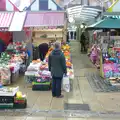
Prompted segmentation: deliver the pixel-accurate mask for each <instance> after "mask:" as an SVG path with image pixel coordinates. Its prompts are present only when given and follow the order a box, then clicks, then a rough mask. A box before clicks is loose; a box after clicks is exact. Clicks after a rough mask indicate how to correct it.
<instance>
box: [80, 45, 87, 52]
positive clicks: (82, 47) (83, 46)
mask: <svg viewBox="0 0 120 120" xmlns="http://www.w3.org/2000/svg"><path fill="white" fill-rule="evenodd" d="M81 52H86V45H85V44H81Z"/></svg>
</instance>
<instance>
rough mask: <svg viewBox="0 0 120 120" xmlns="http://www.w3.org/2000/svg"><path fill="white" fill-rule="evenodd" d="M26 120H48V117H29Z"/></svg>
mask: <svg viewBox="0 0 120 120" xmlns="http://www.w3.org/2000/svg"><path fill="white" fill-rule="evenodd" d="M26 120H46V117H27V119H26Z"/></svg>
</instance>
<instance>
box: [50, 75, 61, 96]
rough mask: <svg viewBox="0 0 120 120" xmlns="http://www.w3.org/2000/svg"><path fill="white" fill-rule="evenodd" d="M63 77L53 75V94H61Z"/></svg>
mask: <svg viewBox="0 0 120 120" xmlns="http://www.w3.org/2000/svg"><path fill="white" fill-rule="evenodd" d="M61 84H62V77H52V96H53V97H59V96H60V95H61Z"/></svg>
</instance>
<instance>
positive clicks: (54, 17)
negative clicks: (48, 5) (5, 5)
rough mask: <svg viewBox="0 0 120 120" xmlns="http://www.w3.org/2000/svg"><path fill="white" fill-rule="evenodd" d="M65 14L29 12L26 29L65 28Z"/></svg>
mask: <svg viewBox="0 0 120 120" xmlns="http://www.w3.org/2000/svg"><path fill="white" fill-rule="evenodd" d="M63 25H64V12H44V13H43V12H41V13H40V12H29V13H28V15H27V18H26V21H25V24H24V27H40V26H46V27H48V26H63Z"/></svg>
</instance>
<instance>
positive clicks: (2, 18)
mask: <svg viewBox="0 0 120 120" xmlns="http://www.w3.org/2000/svg"><path fill="white" fill-rule="evenodd" d="M13 16H14V12H0V29H1V30H0V31H6V30H8V28H9V26H10V24H11V21H12V18H13Z"/></svg>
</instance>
